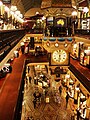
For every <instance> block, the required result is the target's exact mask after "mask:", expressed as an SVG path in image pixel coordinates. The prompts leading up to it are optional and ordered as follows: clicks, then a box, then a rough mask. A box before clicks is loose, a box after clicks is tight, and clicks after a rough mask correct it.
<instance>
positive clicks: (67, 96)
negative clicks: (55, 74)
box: [66, 92, 69, 108]
mask: <svg viewBox="0 0 90 120" xmlns="http://www.w3.org/2000/svg"><path fill="white" fill-rule="evenodd" d="M68 100H69V94H68V92H67V94H66V108H67V106H68Z"/></svg>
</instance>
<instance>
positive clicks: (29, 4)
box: [11, 0, 90, 17]
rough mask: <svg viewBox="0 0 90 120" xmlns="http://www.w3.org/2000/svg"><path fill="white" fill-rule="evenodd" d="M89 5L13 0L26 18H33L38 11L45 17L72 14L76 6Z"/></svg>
mask: <svg viewBox="0 0 90 120" xmlns="http://www.w3.org/2000/svg"><path fill="white" fill-rule="evenodd" d="M83 2H84V3H86V2H87V3H88V4H90V3H89V0H11V4H12V5H16V6H17V8H18V10H20V11H21V13H22V14H23V15H24V16H25V17H29V16H33V15H35V13H36V12H37V11H38V12H39V13H41V14H44V15H46V16H47V15H53V16H54V15H57V16H58V15H60V14H66V15H67V16H68V15H70V14H71V12H72V11H73V9H74V6H78V5H79V3H80V4H82V3H83Z"/></svg>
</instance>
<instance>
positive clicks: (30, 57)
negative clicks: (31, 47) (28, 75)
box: [22, 39, 38, 61]
mask: <svg viewBox="0 0 90 120" xmlns="http://www.w3.org/2000/svg"><path fill="white" fill-rule="evenodd" d="M22 41H25V39H23V40H22ZM30 52H31V54H32V55H33V53H32V51H30ZM28 57H29V58H31V57H30V56H29V55H28ZM36 57H37V58H38V56H36ZM31 61H33V60H31Z"/></svg>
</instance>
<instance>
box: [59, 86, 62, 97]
mask: <svg viewBox="0 0 90 120" xmlns="http://www.w3.org/2000/svg"><path fill="white" fill-rule="evenodd" d="M59 93H60V96H61V94H62V86H59Z"/></svg>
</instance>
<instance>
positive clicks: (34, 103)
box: [33, 98, 36, 108]
mask: <svg viewBox="0 0 90 120" xmlns="http://www.w3.org/2000/svg"><path fill="white" fill-rule="evenodd" d="M33 105H34V108H36V98H34V100H33Z"/></svg>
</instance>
